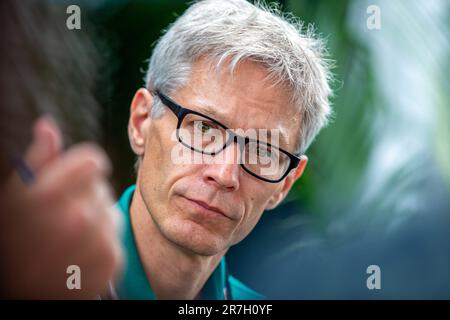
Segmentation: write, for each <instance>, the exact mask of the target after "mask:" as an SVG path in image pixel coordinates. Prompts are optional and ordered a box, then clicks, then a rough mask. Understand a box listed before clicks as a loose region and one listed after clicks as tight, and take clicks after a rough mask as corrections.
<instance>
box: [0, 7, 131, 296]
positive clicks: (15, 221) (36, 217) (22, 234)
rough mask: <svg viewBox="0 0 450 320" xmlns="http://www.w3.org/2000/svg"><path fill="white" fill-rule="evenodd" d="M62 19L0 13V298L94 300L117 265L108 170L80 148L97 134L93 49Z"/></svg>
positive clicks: (60, 13)
mask: <svg viewBox="0 0 450 320" xmlns="http://www.w3.org/2000/svg"><path fill="white" fill-rule="evenodd" d="M65 9H66V8H65V7H64V6H56V5H55V4H53V5H50V4H48V3H47V2H45V1H31V0H30V1H1V4H0V15H1V17H0V21H1V29H0V30H1V37H0V39H1V40H0V41H1V59H0V63H1V68H0V72H1V103H0V108H1V109H0V110H1V116H0V133H1V135H0V150H1V152H0V259H1V260H0V297H1V298H21V299H24V298H25V299H36V298H37V299H48V298H52V299H54V298H56V299H63V298H96V297H98V295H99V294H101V293H104V292H105V291H106V290H107V288H108V285H109V283H110V281H112V280H113V279H114V278H115V277H116V276H117V274H118V272H119V271H120V266H121V263H122V248H121V243H120V238H119V224H118V222H117V221H118V220H117V217H119V214H118V212H117V209H116V208H115V207H114V200H113V199H114V198H113V195H112V193H111V190H110V187H109V182H108V175H109V174H110V171H111V168H110V163H109V160H108V158H107V157H106V155H105V154H104V152H103V151H102V150H101V149H100V148H99V147H98V145H97V144H95V143H79V141H83V140H91V141H93V140H95V136H96V132H97V120H98V117H97V110H98V106H97V102H96V100H95V97H93V95H92V93H91V90H92V84H93V83H94V82H95V81H94V80H95V79H94V78H93V77H92V74H95V72H94V70H95V59H94V57H93V56H91V53H92V52H93V47H92V46H91V44H90V42H89V41H87V39H84V38H83V37H82V36H81V34H76V33H73V32H70V31H68V30H67V28H66V26H65V18H66V14H65ZM43 115H45V116H43ZM64 142H65V144H64ZM64 145H65V146H66V148H64ZM71 265H77V266H78V267H79V268H80V271H81V273H80V276H81V279H80V280H81V281H80V284H81V288H80V289H79V290H78V289H76V290H69V288H68V285H67V280H68V277H69V275H70V274H68V273H67V270H68V267H69V266H71Z"/></svg>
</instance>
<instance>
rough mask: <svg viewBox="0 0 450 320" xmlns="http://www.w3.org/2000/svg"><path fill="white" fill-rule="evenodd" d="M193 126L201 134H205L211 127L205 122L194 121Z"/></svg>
mask: <svg viewBox="0 0 450 320" xmlns="http://www.w3.org/2000/svg"><path fill="white" fill-rule="evenodd" d="M195 125H196V126H197V129H198V130H200V131H201V132H202V133H207V132H208V131H210V130H211V129H213V127H212V126H211V125H209V124H208V123H206V122H205V121H195Z"/></svg>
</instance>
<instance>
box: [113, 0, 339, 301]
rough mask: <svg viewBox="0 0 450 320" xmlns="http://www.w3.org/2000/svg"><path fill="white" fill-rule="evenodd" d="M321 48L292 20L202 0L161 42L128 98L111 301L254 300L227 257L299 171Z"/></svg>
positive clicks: (320, 122)
mask: <svg viewBox="0 0 450 320" xmlns="http://www.w3.org/2000/svg"><path fill="white" fill-rule="evenodd" d="M322 48H323V47H322V46H321V43H320V41H319V40H316V39H314V38H313V37H312V34H311V32H309V31H308V32H306V34H305V33H302V32H301V24H300V23H299V22H296V21H288V20H287V19H286V18H283V17H282V16H280V15H279V14H278V13H277V11H276V10H273V9H269V8H265V7H264V6H261V5H253V4H250V3H249V2H247V1H244V0H232V1H220V0H205V1H199V2H197V3H195V4H193V5H192V6H191V7H190V8H189V9H188V10H187V11H186V12H185V13H184V14H183V15H182V16H181V17H179V18H178V20H177V21H176V22H175V23H174V24H173V25H172V26H171V27H170V28H169V29H168V31H167V32H166V33H165V35H164V36H163V37H162V38H161V39H160V40H159V42H158V44H157V46H156V47H155V50H154V52H153V54H152V56H151V59H150V64H149V69H148V73H147V77H146V82H147V83H146V87H145V88H141V89H139V90H138V91H137V92H136V94H135V96H134V99H133V101H132V103H131V112H130V118H129V125H128V134H129V140H130V144H131V147H132V149H133V151H134V153H135V154H136V155H137V156H138V163H137V180H136V185H135V186H132V187H130V188H129V189H128V190H127V191H125V193H124V194H123V196H122V197H121V199H120V201H119V207H120V209H121V210H122V211H123V213H124V217H125V220H126V223H125V229H126V231H125V238H124V239H125V240H124V244H125V247H126V262H127V267H126V269H125V273H124V275H123V279H122V280H121V282H120V283H118V284H117V286H116V288H115V289H116V293H117V295H118V297H119V298H129V299H134V298H136V299H155V298H157V299H195V298H200V299H224V298H233V299H257V298H262V296H261V295H260V294H258V293H256V292H255V291H253V290H252V289H250V288H248V287H247V286H245V285H244V284H243V283H241V282H239V281H238V280H237V279H235V278H234V277H232V276H230V275H228V273H227V271H226V262H225V258H224V257H225V253H226V252H227V250H228V249H229V248H230V247H231V246H232V245H235V244H237V243H238V242H240V241H241V240H243V239H244V238H245V237H246V236H247V235H248V234H249V233H250V231H251V230H252V229H253V227H254V226H255V225H256V223H257V222H258V220H259V218H260V217H261V215H262V213H263V211H264V210H270V209H273V208H275V207H276V206H277V205H278V204H279V203H280V202H281V201H282V200H283V199H284V198H285V197H286V195H287V194H288V192H289V190H290V189H291V187H292V185H293V183H294V182H295V181H296V180H297V179H299V178H300V176H301V175H302V173H303V171H304V169H305V166H306V163H307V157H306V156H305V155H304V152H305V150H306V149H307V147H308V146H309V144H310V143H311V141H312V140H313V138H314V137H315V135H316V134H317V133H318V132H319V130H320V129H321V128H322V127H323V126H324V125H325V123H326V121H327V118H328V116H329V114H330V106H329V103H328V96H329V95H330V92H331V91H330V87H329V85H328V83H327V81H328V79H329V69H328V66H327V63H326V62H325V60H324V59H323V55H322V54H323V52H322ZM253 129H254V131H256V132H257V134H256V135H252V136H251V137H249V136H247V135H246V133H247V132H254V131H252V130H253ZM259 129H262V130H259ZM260 132H263V133H267V132H270V133H271V135H270V137H269V136H268V135H267V134H266V135H264V134H259V133H260ZM274 137H279V139H273V138H274ZM269 138H270V140H269ZM196 139H197V140H196ZM198 139H200V140H198ZM274 141H275V142H274ZM180 148H181V149H180ZM186 152H187V155H188V157H183V159H182V161H180V159H179V157H178V155H179V154H180V153H184V155H186ZM195 155H200V156H201V159H202V161H200V162H199V161H189V159H191V160H192V159H194V158H195ZM190 156H192V157H190ZM255 157H256V161H253V162H252V161H251V160H252V158H253V160H254V159H255ZM186 159H188V160H186ZM197 159H198V158H197ZM217 159H220V160H218V161H217ZM267 167H269V168H267Z"/></svg>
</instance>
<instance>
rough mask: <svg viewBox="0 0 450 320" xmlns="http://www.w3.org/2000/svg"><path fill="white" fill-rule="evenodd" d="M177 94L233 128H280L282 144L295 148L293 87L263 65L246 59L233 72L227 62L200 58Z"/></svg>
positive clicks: (296, 117)
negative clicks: (274, 78) (277, 80)
mask: <svg viewBox="0 0 450 320" xmlns="http://www.w3.org/2000/svg"><path fill="white" fill-rule="evenodd" d="M173 97H174V98H175V99H176V101H177V102H179V103H180V104H182V105H184V106H185V107H188V108H190V109H193V110H196V111H199V112H203V113H205V114H207V115H209V116H211V117H213V118H215V119H217V120H218V121H219V122H221V123H223V124H224V125H226V126H227V127H229V128H231V129H242V130H248V129H267V130H269V131H270V130H273V129H276V130H278V133H279V136H280V145H281V146H282V147H285V148H286V149H287V150H289V151H294V150H293V148H295V145H296V142H297V137H298V130H299V126H300V115H299V112H298V111H297V109H296V107H295V106H294V105H293V104H292V103H291V95H290V90H289V89H288V88H286V87H285V86H283V85H281V84H274V82H273V81H271V80H270V78H269V74H268V72H267V71H266V69H265V68H264V67H263V66H262V65H261V64H258V63H256V62H252V61H243V62H241V63H239V64H238V65H237V66H236V68H235V70H234V72H233V73H232V74H231V73H230V70H229V67H228V64H227V63H224V64H223V66H222V67H221V68H220V69H216V68H215V66H214V65H213V64H212V63H210V62H209V61H208V60H206V59H200V60H199V61H197V62H196V63H195V64H194V66H193V70H192V74H191V78H190V80H189V82H188V84H187V85H186V86H185V87H184V88H182V89H181V90H179V91H177V92H176V93H175V94H174V95H173Z"/></svg>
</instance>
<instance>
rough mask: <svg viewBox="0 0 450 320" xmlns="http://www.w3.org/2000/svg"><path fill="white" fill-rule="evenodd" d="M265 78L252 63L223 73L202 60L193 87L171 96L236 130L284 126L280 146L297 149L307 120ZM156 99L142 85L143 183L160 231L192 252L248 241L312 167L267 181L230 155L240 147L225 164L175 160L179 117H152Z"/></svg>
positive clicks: (136, 118)
mask: <svg viewBox="0 0 450 320" xmlns="http://www.w3.org/2000/svg"><path fill="white" fill-rule="evenodd" d="M266 77H267V72H266V71H265V69H264V68H263V67H262V66H260V65H258V64H256V63H253V62H243V63H241V64H240V65H238V67H237V68H236V69H235V72H234V73H233V74H230V72H229V71H228V68H227V66H226V65H225V66H224V67H223V68H221V70H220V71H219V72H216V71H215V70H214V69H213V68H212V67H211V65H210V64H209V63H207V61H206V60H199V61H198V62H197V63H196V64H194V69H193V73H192V77H191V79H190V81H189V82H188V84H187V85H186V86H185V87H184V88H182V89H180V90H178V91H176V92H175V93H174V94H172V95H171V96H170V97H171V99H172V100H174V101H175V102H177V103H178V104H180V105H182V106H184V107H186V108H189V109H191V110H195V111H198V112H201V113H203V114H206V115H208V116H210V117H212V118H214V119H216V120H217V121H219V122H221V123H223V124H224V125H226V126H228V127H229V128H232V129H237V128H240V129H242V130H247V129H269V130H270V129H278V130H279V132H280V137H284V141H283V138H282V139H280V140H281V141H280V142H279V146H280V147H281V148H283V149H285V150H287V151H289V152H291V153H293V152H294V151H295V145H296V143H297V136H298V129H299V122H300V119H299V118H298V115H297V114H296V113H295V109H294V107H293V106H292V105H291V103H290V102H289V92H288V90H287V89H286V88H284V87H282V86H278V85H277V86H274V85H273V84H272V83H271V82H269V81H268V80H267V79H266ZM152 103H153V97H152V96H151V95H150V94H149V93H148V91H146V90H145V89H141V90H139V91H138V92H137V93H136V96H135V98H134V100H133V103H132V107H131V116H130V124H129V135H130V141H131V145H132V147H133V150H134V151H135V152H136V153H137V154H138V155H140V156H141V163H140V167H139V172H138V180H137V184H138V188H139V190H140V193H141V196H142V200H143V202H144V204H145V206H146V207H147V209H148V211H149V213H150V214H151V217H152V220H153V222H154V223H155V225H156V226H157V228H158V229H159V230H160V231H161V233H162V234H163V235H164V236H165V237H166V238H167V239H169V240H170V241H172V242H174V243H176V244H178V245H179V246H181V247H183V248H185V249H187V250H189V251H192V252H195V253H197V254H201V255H214V254H217V253H219V252H222V251H223V250H226V249H227V248H228V247H230V246H231V245H234V244H236V243H238V242H239V241H241V240H242V239H243V238H245V237H246V236H247V235H248V233H249V232H250V231H251V230H252V229H253V227H254V226H255V225H256V223H257V222H258V220H259V218H260V217H261V215H262V213H263V211H264V210H265V209H271V208H273V207H275V206H276V205H277V204H278V203H279V202H280V201H281V200H282V199H283V198H284V196H285V195H286V194H287V192H288V191H289V189H290V188H291V186H292V184H293V182H294V181H295V179H297V178H298V177H299V176H300V175H301V173H302V171H303V169H304V166H305V165H306V159H303V160H302V161H301V163H300V165H299V167H298V168H297V170H293V172H292V173H291V174H290V175H288V176H287V177H286V178H285V179H284V180H283V181H281V182H279V183H268V182H265V181H262V180H260V179H258V178H256V177H253V176H252V175H250V174H248V173H247V172H245V171H244V170H243V169H242V167H241V166H240V165H239V164H238V163H236V161H233V160H231V159H236V153H239V152H240V151H239V146H238V145H237V144H231V145H230V146H228V147H227V148H226V149H225V150H223V151H222V152H224V153H230V154H229V155H226V157H224V158H225V159H230V160H229V161H227V162H225V163H214V164H206V163H202V164H192V163H191V164H175V163H174V162H173V161H172V159H171V153H172V152H171V151H172V149H173V148H174V147H175V146H176V144H179V142H177V141H174V139H173V138H172V136H173V132H174V130H175V129H176V126H177V117H176V116H175V114H174V113H172V112H171V111H170V110H168V109H166V110H165V112H164V113H163V115H162V116H161V117H159V118H156V119H154V118H151V117H150V116H149V113H150V108H151V106H152ZM188 152H190V151H188ZM192 152H193V151H192ZM223 156H225V155H223Z"/></svg>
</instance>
